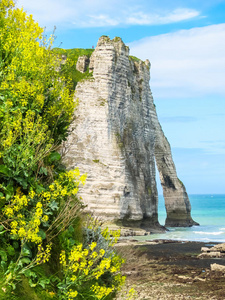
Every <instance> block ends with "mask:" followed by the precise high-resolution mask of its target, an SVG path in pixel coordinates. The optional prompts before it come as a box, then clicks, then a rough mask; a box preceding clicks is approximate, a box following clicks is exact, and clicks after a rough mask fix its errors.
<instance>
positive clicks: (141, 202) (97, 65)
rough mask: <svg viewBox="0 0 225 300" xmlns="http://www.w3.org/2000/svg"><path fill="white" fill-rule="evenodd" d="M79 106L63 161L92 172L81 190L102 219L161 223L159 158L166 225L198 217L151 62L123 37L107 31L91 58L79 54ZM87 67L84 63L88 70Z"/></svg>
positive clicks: (148, 226)
mask: <svg viewBox="0 0 225 300" xmlns="http://www.w3.org/2000/svg"><path fill="white" fill-rule="evenodd" d="M88 67H89V71H90V72H93V77H89V78H88V79H86V80H82V81H80V82H79V83H78V84H77V86H76V92H75V97H76V98H78V99H79V106H78V109H77V110H76V112H75V117H76V118H75V121H74V123H73V124H72V127H74V130H73V132H72V133H71V134H70V136H69V137H68V140H67V142H66V143H65V145H64V152H65V156H64V162H65V163H66V164H67V166H68V167H69V168H74V167H78V168H79V169H80V171H81V172H82V173H87V174H88V177H87V182H86V185H85V186H84V188H82V189H81V191H80V195H81V197H82V198H83V201H84V202H85V203H86V204H87V206H88V209H89V210H91V211H94V214H95V215H97V216H100V217H101V218H103V219H106V220H111V221H113V222H118V223H120V224H123V225H125V226H135V227H137V226H138V227H140V228H144V229H146V230H150V229H151V228H153V227H158V228H159V227H160V225H159V223H158V193H157V188H156V179H155V177H156V176H155V172H156V170H155V161H156V163H157V167H158V170H159V173H160V178H161V183H162V186H163V192H164V198H165V205H166V210H167V220H166V225H167V226H191V225H193V224H195V222H194V221H193V220H192V218H191V215H190V212H191V205H190V202H189V199H188V195H187V193H186V190H185V187H184V185H183V184H182V183H181V181H179V179H178V178H177V174H176V169H175V166H174V163H173V159H172V155H171V149H170V145H169V143H168V141H167V139H166V138H165V136H164V133H163V131H162V128H161V126H160V124H159V121H158V118H157V114H156V110H155V105H154V102H153V97H152V93H151V90H150V86H149V80H150V72H149V70H150V63H149V61H148V60H146V61H145V62H143V61H141V60H138V59H136V58H132V57H129V48H128V47H127V46H125V44H124V43H123V42H122V40H121V39H120V38H115V39H113V40H110V39H109V38H108V37H105V36H103V37H101V38H100V39H99V41H98V44H97V47H96V49H95V51H94V52H93V54H92V55H91V57H90V60H89V58H87V57H86V58H85V57H81V58H80V59H79V60H78V63H77V68H78V69H79V71H80V72H85V71H86V69H87V68H88ZM82 68H83V69H82Z"/></svg>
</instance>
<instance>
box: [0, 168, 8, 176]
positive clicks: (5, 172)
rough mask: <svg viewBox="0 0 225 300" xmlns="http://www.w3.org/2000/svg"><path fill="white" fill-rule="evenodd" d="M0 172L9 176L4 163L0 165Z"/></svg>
mask: <svg viewBox="0 0 225 300" xmlns="http://www.w3.org/2000/svg"><path fill="white" fill-rule="evenodd" d="M0 173H2V174H4V175H6V176H8V177H9V174H10V169H9V168H7V167H6V166H5V165H0Z"/></svg>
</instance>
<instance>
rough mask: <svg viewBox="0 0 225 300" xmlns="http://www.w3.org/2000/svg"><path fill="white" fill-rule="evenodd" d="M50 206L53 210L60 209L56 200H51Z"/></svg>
mask: <svg viewBox="0 0 225 300" xmlns="http://www.w3.org/2000/svg"><path fill="white" fill-rule="evenodd" d="M49 207H50V208H51V210H58V209H59V206H58V203H57V202H55V201H52V202H50V203H49Z"/></svg>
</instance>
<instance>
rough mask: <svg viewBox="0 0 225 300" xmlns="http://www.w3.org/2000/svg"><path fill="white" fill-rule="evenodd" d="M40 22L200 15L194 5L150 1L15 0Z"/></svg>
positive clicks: (70, 24) (80, 23)
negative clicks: (182, 5)
mask: <svg viewBox="0 0 225 300" xmlns="http://www.w3.org/2000/svg"><path fill="white" fill-rule="evenodd" d="M17 3H18V6H19V7H21V6H23V7H24V9H25V10H26V11H27V12H28V13H31V14H33V15H34V18H35V19H36V20H37V21H38V22H39V23H40V24H41V25H42V26H49V27H51V28H52V27H53V26H54V25H56V26H60V27H66V28H88V27H105V26H118V25H158V24H169V23H175V22H180V21H184V20H188V19H192V18H194V17H197V16H199V15H200V12H199V11H197V10H195V9H188V8H175V7H173V8H172V7H171V8H165V9H162V8H161V7H160V8H159V7H158V6H157V5H154V4H153V3H152V1H150V2H149V1H147V2H146V1H141V2H140V1H139V4H138V5H137V1H131V0H123V1H119V0H110V1H103V0H94V1H93V0H83V1H80V0H64V1H61V0H38V1H31V0H17Z"/></svg>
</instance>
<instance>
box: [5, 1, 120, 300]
mask: <svg viewBox="0 0 225 300" xmlns="http://www.w3.org/2000/svg"><path fill="white" fill-rule="evenodd" d="M52 43H53V36H51V37H50V39H49V40H46V38H45V37H44V35H43V29H42V28H40V27H39V25H38V23H36V22H35V21H34V20H33V18H32V16H28V15H27V14H26V13H25V12H24V11H23V10H22V9H18V8H16V7H15V3H14V1H11V0H1V2H0V274H1V278H0V297H2V299H3V298H4V299H15V300H16V299H23V298H22V297H23V296H22V287H25V286H26V282H28V283H29V285H30V287H31V288H33V290H32V293H31V294H30V295H29V294H27V295H26V299H34V297H35V299H69V300H72V299H75V298H76V299H111V298H112V297H113V296H114V295H115V292H116V291H117V290H118V289H119V287H120V286H121V285H122V284H123V282H124V280H125V278H124V277H123V276H121V274H120V267H121V265H122V263H123V259H122V258H120V256H118V255H117V254H116V253H115V251H113V249H112V246H113V244H114V243H115V242H116V240H117V238H118V233H114V234H113V233H109V231H108V230H107V229H105V230H102V229H101V228H100V227H99V226H97V227H96V226H95V225H93V224H94V223H93V222H89V225H85V223H84V222H83V221H82V214H81V212H82V210H83V207H84V205H83V204H82V201H81V199H80V198H79V197H78V195H77V193H78V190H79V186H80V185H81V184H84V183H85V179H86V175H85V174H84V175H80V172H79V170H78V169H75V170H70V171H66V170H65V168H64V166H63V165H62V163H61V156H60V154H59V153H58V152H57V148H58V147H59V146H60V144H61V142H62V141H63V140H65V139H66V137H67V135H68V132H69V125H70V123H71V121H72V118H73V112H74V109H75V107H76V105H77V103H76V102H74V100H73V87H72V84H71V82H70V80H69V77H68V76H67V78H65V77H64V76H63V72H59V70H60V58H59V56H58V55H57V56H56V54H55V53H54V52H53V51H51V46H52ZM91 224H92V225H91ZM85 227H86V228H85ZM40 289H41V291H40ZM12 291H13V293H12ZM38 291H39V292H38ZM2 293H3V295H4V296H2ZM34 295H35V296H34Z"/></svg>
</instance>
